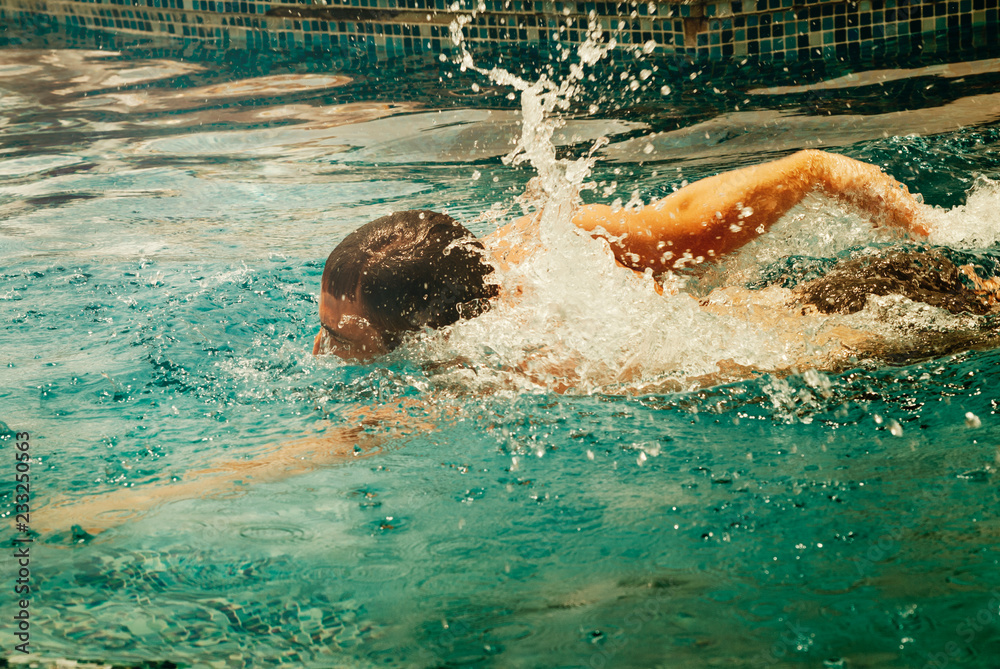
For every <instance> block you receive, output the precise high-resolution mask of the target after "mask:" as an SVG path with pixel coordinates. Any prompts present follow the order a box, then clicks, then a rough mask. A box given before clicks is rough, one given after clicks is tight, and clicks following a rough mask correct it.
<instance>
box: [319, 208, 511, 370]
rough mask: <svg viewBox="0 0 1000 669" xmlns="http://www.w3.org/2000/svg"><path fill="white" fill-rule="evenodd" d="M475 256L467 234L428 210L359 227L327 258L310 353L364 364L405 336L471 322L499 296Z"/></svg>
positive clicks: (476, 246)
mask: <svg viewBox="0 0 1000 669" xmlns="http://www.w3.org/2000/svg"><path fill="white" fill-rule="evenodd" d="M483 254H484V250H483V245H482V243H480V242H479V241H478V240H476V238H475V236H474V235H473V234H472V233H471V232H469V230H467V229H466V228H465V227H464V226H462V225H461V224H459V223H458V222H456V221H455V220H454V219H452V218H451V217H450V216H446V215H444V214H437V213H434V212H432V211H403V212H398V213H395V214H392V215H390V216H385V217H383V218H380V219H378V220H375V221H372V222H371V223H368V224H366V225H363V226H361V227H360V228H358V229H357V230H355V231H354V232H352V233H351V234H349V235H348V236H347V237H346V238H345V239H344V241H342V242H341V243H340V244H339V245H338V246H337V248H335V249H334V250H333V253H331V254H330V257H329V258H327V261H326V267H325V268H324V269H323V282H322V292H321V294H320V301H319V316H320V322H321V323H322V325H323V329H322V330H321V331H320V333H319V335H317V337H316V345H315V347H314V348H313V353H326V352H332V353H335V354H337V355H338V356H340V357H342V358H361V359H365V358H371V357H374V356H376V355H381V354H383V353H388V352H389V351H391V350H392V349H394V348H395V347H396V346H398V345H399V343H400V341H401V340H402V338H403V335H405V334H406V333H407V332H412V331H414V330H420V329H422V328H424V327H430V328H441V327H445V326H446V325H451V324H452V323H454V322H456V321H458V320H459V319H460V318H471V317H473V316H477V315H479V314H480V313H482V312H483V311H485V310H486V309H487V308H488V303H489V300H490V298H493V297H496V295H497V294H498V292H499V288H498V286H497V285H496V284H494V283H489V282H488V279H489V276H490V274H492V272H493V267H492V266H491V265H490V264H489V262H487V261H486V260H485V259H484V257H483Z"/></svg>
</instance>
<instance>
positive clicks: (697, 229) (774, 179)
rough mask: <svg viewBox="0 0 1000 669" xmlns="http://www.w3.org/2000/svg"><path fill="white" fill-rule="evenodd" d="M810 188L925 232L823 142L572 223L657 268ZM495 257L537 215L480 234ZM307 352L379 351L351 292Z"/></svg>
mask: <svg viewBox="0 0 1000 669" xmlns="http://www.w3.org/2000/svg"><path fill="white" fill-rule="evenodd" d="M814 191H819V192H822V193H824V194H826V195H828V196H830V197H833V198H835V199H837V200H840V201H842V202H845V203H847V204H850V205H852V206H854V207H856V208H858V209H860V210H861V211H863V212H866V213H868V214H869V215H871V216H872V218H873V220H874V221H875V222H876V223H883V224H886V225H890V226H894V227H899V228H903V229H905V230H908V231H910V232H912V233H914V234H917V235H920V236H926V235H927V232H928V229H927V222H926V211H927V210H928V207H926V206H925V205H923V204H921V203H920V202H918V201H917V200H916V198H914V197H913V196H912V195H911V194H910V193H909V191H908V190H907V189H906V187H905V186H903V185H902V184H900V183H899V182H898V181H896V180H895V179H893V178H892V177H891V176H889V175H887V174H885V173H884V172H882V170H881V169H880V168H878V167H877V166H875V165H870V164H868V163H863V162H860V161H857V160H854V159H852V158H847V157H845V156H840V155H836V154H830V153H825V152H823V151H815V150H806V151H799V152H798V153H795V154H792V155H790V156H787V157H785V158H781V159H779V160H775V161H772V162H769V163H764V164H761V165H753V166H750V167H745V168H742V169H739V170H734V171H731V172H724V173H722V174H719V175H716V176H714V177H708V178H706V179H702V180H700V181H696V182H695V183H693V184H689V185H687V186H685V187H684V188H681V189H680V190H678V191H676V192H675V193H672V194H671V195H669V196H667V197H665V198H663V199H662V200H659V201H657V202H655V203H653V204H650V205H647V206H645V207H642V208H641V209H618V210H615V209H612V208H611V207H609V206H607V205H585V206H582V207H580V208H579V209H578V210H577V211H576V213H575V214H574V216H573V223H574V225H576V226H577V227H579V228H581V229H582V230H585V231H587V232H589V233H591V235H592V236H593V237H595V238H601V239H605V240H607V241H608V243H609V244H610V246H611V250H612V251H613V252H614V255H615V260H616V261H617V263H618V264H620V265H622V266H624V267H628V268H630V269H633V270H636V271H638V272H642V271H644V270H646V269H652V270H653V271H654V272H663V271H668V270H672V269H676V268H679V267H683V266H685V265H693V264H698V263H701V262H705V261H710V260H712V259H714V258H718V257H720V256H722V255H724V254H726V253H729V252H731V251H734V250H736V249H738V248H739V247H741V246H743V245H744V244H746V243H747V242H749V241H751V240H753V239H755V238H756V237H758V236H760V235H761V234H763V233H764V232H766V231H767V230H768V229H769V228H770V227H771V226H772V225H773V224H774V223H775V222H777V221H778V219H780V218H781V217H782V216H783V215H784V214H785V213H786V212H788V210H789V209H791V208H792V207H794V206H795V205H796V204H798V203H799V202H801V201H802V199H803V198H804V197H806V196H807V195H808V194H810V193H812V192H814ZM484 242H486V243H487V246H488V248H492V249H493V260H494V263H495V264H496V266H497V267H499V268H500V269H506V268H507V267H509V266H511V265H516V264H518V263H519V262H521V261H522V260H523V259H524V258H526V257H527V256H528V255H530V254H531V252H532V251H533V250H534V249H535V248H537V246H538V244H539V243H540V242H539V238H538V234H537V218H536V217H534V216H528V217H524V218H520V219H518V220H516V221H514V222H513V223H510V224H509V225H507V226H505V227H503V228H500V229H499V230H497V231H495V232H493V233H492V234H491V235H489V236H488V237H487V238H486V239H485V240H484ZM320 322H321V323H322V328H321V329H320V332H319V334H317V335H316V341H315V344H314V346H313V353H314V354H320V353H333V354H335V355H337V356H339V357H341V358H343V359H345V360H370V359H371V358H374V357H376V356H378V355H381V354H383V353H386V352H387V351H388V348H387V346H386V345H385V342H384V341H383V339H382V337H380V336H379V334H378V332H377V331H376V330H375V329H374V328H373V327H372V326H371V323H370V322H369V321H368V319H367V318H366V317H365V313H364V308H363V306H362V303H361V301H360V300H359V299H358V295H354V296H352V297H351V298H350V299H343V300H341V299H338V298H336V297H335V296H333V295H330V294H329V293H327V292H326V291H324V292H323V293H322V294H321V296H320Z"/></svg>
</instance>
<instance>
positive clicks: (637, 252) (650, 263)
mask: <svg viewBox="0 0 1000 669" xmlns="http://www.w3.org/2000/svg"><path fill="white" fill-rule="evenodd" d="M810 162H811V158H810V157H809V155H808V152H799V153H796V154H794V155H791V156H787V157H785V158H782V159H780V160H775V161H772V162H769V163H764V164H762V165H753V166H751V167H744V168H742V169H739V170H734V171H732V172H725V173H723V174H719V175H716V176H714V177H709V178H707V179H702V180H700V181H696V182H694V183H693V184H689V185H687V186H685V187H683V188H681V189H680V190H678V191H677V192H675V193H672V194H671V195H669V196H667V197H665V198H663V199H662V200H660V201H658V202H655V203H653V204H650V205H647V206H645V207H643V208H642V209H639V210H624V209H621V210H618V211H614V210H612V209H611V208H610V207H607V206H604V205H590V206H587V207H582V208H581V209H580V211H579V213H578V214H577V216H576V218H574V223H576V224H577V225H579V226H580V227H581V228H583V229H585V230H594V229H596V228H598V227H601V228H603V229H604V230H606V231H607V232H608V233H609V234H610V235H611V236H612V237H621V236H622V235H626V234H627V236H626V237H625V238H624V239H622V240H620V241H619V242H612V248H614V249H615V255H616V256H619V260H620V261H621V262H622V263H623V264H626V265H630V266H633V267H637V268H645V267H651V268H653V269H654V270H655V271H659V270H664V269H670V268H674V267H678V266H682V265H684V264H690V263H697V262H701V261H703V260H706V259H709V258H714V257H717V256H720V255H723V254H725V253H728V252H730V251H733V250H735V249H737V248H739V247H740V246H743V245H744V244H746V243H747V242H749V241H750V240H752V239H754V238H756V237H757V236H759V235H760V234H761V233H763V232H764V231H765V230H767V229H768V228H769V227H771V225H773V224H774V223H775V222H776V221H777V220H778V219H779V218H781V216H782V215H783V214H784V213H785V212H787V211H788V210H789V209H791V208H792V207H793V206H795V205H796V204H797V203H798V202H800V201H801V200H802V198H803V197H805V196H806V194H808V193H809V192H810V191H811V190H813V188H814V187H815V181H814V179H813V178H812V175H811V173H810Z"/></svg>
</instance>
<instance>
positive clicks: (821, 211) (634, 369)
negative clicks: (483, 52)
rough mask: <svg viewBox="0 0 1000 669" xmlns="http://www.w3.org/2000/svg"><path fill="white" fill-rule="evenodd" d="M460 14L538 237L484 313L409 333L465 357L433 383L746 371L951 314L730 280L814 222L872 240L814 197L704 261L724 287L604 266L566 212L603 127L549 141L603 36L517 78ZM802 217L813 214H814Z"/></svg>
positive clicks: (846, 355)
mask: <svg viewBox="0 0 1000 669" xmlns="http://www.w3.org/2000/svg"><path fill="white" fill-rule="evenodd" d="M468 21H469V19H467V18H462V19H459V20H458V21H456V22H455V23H453V24H452V30H451V35H452V40H453V42H454V44H455V46H456V47H457V51H458V57H457V64H458V66H459V67H460V68H461V69H462V70H463V71H465V70H473V71H476V72H478V73H480V74H482V75H484V76H486V77H488V78H489V79H490V80H492V81H493V82H494V83H496V84H500V85H506V86H510V87H512V88H513V89H515V90H516V91H518V92H519V94H520V100H521V109H522V128H521V136H520V138H519V139H518V141H517V143H516V146H515V148H514V150H513V151H512V152H511V153H510V154H509V155H507V156H506V157H505V158H504V162H505V163H507V164H510V165H517V164H520V163H524V162H528V163H530V164H531V166H532V168H533V169H534V170H535V171H536V173H537V175H538V177H537V179H536V180H533V181H534V182H536V183H537V184H538V187H539V191H540V192H539V194H538V196H539V197H538V208H539V213H538V221H539V228H538V236H539V237H540V240H541V243H540V245H539V247H538V249H537V251H536V252H534V253H532V254H530V255H529V256H528V258H527V259H526V260H525V261H523V262H522V263H520V264H519V265H517V266H515V267H513V268H511V269H510V270H509V271H506V272H504V273H503V274H502V276H501V277H500V279H499V281H500V282H501V284H502V289H503V294H504V296H505V297H504V298H503V299H501V300H500V301H499V303H498V304H497V305H496V306H495V307H494V308H493V309H492V310H491V311H490V312H488V313H486V314H484V315H482V316H480V317H478V318H476V319H472V320H469V321H462V322H460V323H458V324H456V325H455V326H453V327H452V328H450V329H449V330H448V331H446V332H444V333H436V334H432V333H427V336H424V337H421V338H419V339H418V340H417V341H416V342H414V343H412V344H411V347H410V350H408V352H407V355H410V354H414V353H416V354H417V356H418V357H425V359H428V358H429V359H433V360H463V361H471V364H466V363H463V364H460V365H452V366H449V365H444V366H443V367H442V368H443V369H450V370H451V372H448V373H443V374H440V375H438V377H437V381H438V382H440V383H449V382H454V383H456V384H459V385H460V386H461V387H462V388H465V389H468V388H469V387H470V386H471V387H472V388H477V387H478V388H485V387H489V389H490V390H492V391H497V390H503V389H509V390H512V391H516V392H523V391H525V390H532V389H544V390H551V389H556V390H558V391H563V392H577V393H594V392H605V393H606V392H640V393H641V392H657V391H662V390H682V389H691V388H694V387H699V386H703V385H706V384H715V383H719V382H722V381H728V380H733V379H737V378H746V377H747V376H749V375H751V374H752V373H754V372H759V371H764V372H787V371H798V370H806V369H809V368H815V367H821V368H822V367H837V366H843V365H845V364H848V363H850V364H854V363H855V361H856V357H857V356H858V355H861V356H863V355H864V350H865V347H866V346H867V345H868V344H869V343H870V341H871V340H872V339H873V338H874V339H879V338H885V337H892V336H898V335H899V332H900V331H901V330H900V327H898V326H899V324H900V323H903V324H905V325H904V326H902V329H903V330H906V331H907V332H912V331H914V330H915V329H920V328H924V329H926V328H930V329H933V330H937V331H940V329H941V328H947V327H951V326H954V325H955V323H954V319H951V318H950V317H948V316H947V315H945V314H943V312H942V313H937V312H936V311H933V312H928V310H927V308H923V307H924V306H925V305H915V304H908V303H907V301H906V300H902V301H900V300H889V301H886V300H882V301H876V302H875V303H873V304H872V305H871V306H870V308H868V309H866V310H864V311H863V312H861V313H860V314H854V315H852V316H849V317H844V316H839V315H836V314H834V315H820V314H812V315H803V314H802V313H801V309H800V308H795V303H796V299H797V298H796V296H795V295H793V294H792V293H791V291H789V290H787V289H784V288H779V287H771V288H768V289H765V290H757V291H749V290H746V289H742V288H734V287H732V283H734V282H735V283H740V282H745V281H746V280H747V279H752V278H753V276H752V274H753V272H752V271H751V270H749V269H748V268H751V267H759V266H760V265H761V264H762V263H761V259H762V257H763V258H764V259H765V260H766V258H767V257H771V256H773V257H774V258H775V259H777V258H779V257H781V256H782V255H787V254H788V253H789V252H790V249H794V251H792V252H799V253H801V249H802V248H803V239H802V235H803V234H805V233H806V231H807V230H811V231H816V230H826V232H825V233H823V234H818V233H815V232H813V236H815V237H816V239H813V240H812V242H811V243H810V247H811V248H812V247H815V250H816V253H815V254H814V255H817V256H821V255H833V253H835V252H839V251H841V250H843V249H844V248H848V247H849V246H850V245H851V244H866V243H872V242H879V241H885V239H884V237H885V233H884V232H872V226H871V224H870V222H868V221H866V220H863V219H861V218H859V217H857V216H854V215H851V214H850V213H845V212H844V211H843V210H840V209H839V208H837V207H835V205H832V204H830V203H828V202H825V201H820V200H816V201H807V202H806V203H804V204H803V206H801V207H800V208H799V209H798V210H796V211H795V212H793V214H792V215H790V216H788V217H787V221H786V222H784V224H783V226H778V228H777V229H776V230H775V233H776V234H771V235H765V236H764V238H762V241H761V242H760V243H759V244H757V245H756V246H754V247H751V248H750V249H748V252H746V253H743V254H737V255H736V256H734V258H733V259H730V260H729V261H727V263H725V264H723V265H721V266H718V268H717V269H715V270H712V271H714V272H716V273H719V274H722V275H726V274H728V275H729V276H728V280H725V279H726V277H724V280H720V281H718V284H717V285H726V284H728V285H730V287H728V288H721V289H717V290H714V291H712V292H711V293H710V294H708V295H706V294H705V293H706V292H707V291H703V292H702V293H701V295H700V297H696V296H695V294H697V293H698V291H684V290H678V286H681V287H682V286H683V282H682V281H680V280H678V279H677V278H676V277H673V278H671V277H667V280H666V281H665V282H664V284H663V285H664V286H665V287H666V289H665V290H664V294H662V295H661V294H658V292H657V290H656V286H655V285H654V278H653V277H652V276H651V274H650V273H648V272H647V274H646V275H640V274H637V273H635V272H632V271H630V270H627V269H624V268H622V267H620V266H617V265H616V264H615V262H614V256H613V254H612V253H611V250H610V248H609V246H608V245H607V243H605V242H603V241H599V240H595V239H592V238H591V237H590V236H589V235H586V234H583V233H582V232H580V231H579V230H578V229H576V228H575V227H574V226H573V224H572V215H573V211H574V208H575V207H576V206H577V205H578V203H579V194H580V192H581V189H584V188H591V187H593V185H592V184H587V183H585V180H586V179H587V177H588V176H589V174H590V171H591V168H592V167H593V165H594V162H595V160H596V158H595V153H596V151H597V150H598V149H599V148H600V147H601V146H602V145H603V144H604V143H606V142H607V140H606V139H604V138H602V139H601V140H598V142H597V143H596V144H595V145H594V146H593V147H592V148H591V150H590V151H589V152H587V153H586V155H583V156H582V157H579V158H576V159H566V158H563V159H560V158H557V155H556V151H555V147H554V146H553V143H552V136H553V133H554V131H555V130H556V129H557V128H558V127H559V126H560V124H561V120H560V118H559V114H560V112H563V111H565V110H567V109H568V108H569V107H570V104H571V102H572V101H573V99H574V96H575V95H576V94H577V92H578V88H579V86H581V84H582V82H584V81H585V76H586V75H585V73H586V69H587V68H588V67H590V66H592V65H593V64H594V63H596V62H597V61H599V60H600V59H601V58H603V57H604V56H605V55H606V54H607V53H608V51H610V50H611V49H613V48H614V47H615V46H616V44H615V42H614V40H613V39H612V40H609V41H607V42H603V41H602V35H601V33H600V28H599V27H598V26H597V25H596V24H591V26H590V30H589V32H588V36H587V39H586V40H585V41H584V43H583V44H581V45H580V46H579V47H578V48H577V51H576V57H577V59H578V62H577V63H575V64H573V65H571V67H570V71H569V74H568V75H567V76H565V77H564V78H563V79H562V80H561V81H560V82H558V83H557V82H555V81H553V80H552V79H551V78H550V76H548V75H545V74H543V75H541V76H540V77H539V78H538V80H536V81H534V82H529V81H526V80H524V79H522V78H521V77H518V76H516V75H514V74H511V73H510V72H508V71H506V70H504V69H501V68H499V67H494V68H492V69H485V68H480V67H478V66H477V65H476V63H475V61H474V59H473V57H472V54H471V53H470V52H469V51H468V49H467V48H466V46H465V43H464V41H463V36H462V27H463V26H464V25H465V24H466V23H468ZM970 206H973V204H972V202H971V201H970ZM816 217H821V218H825V219H827V220H826V222H825V223H826V224H824V225H815V222H816V221H815V220H814V219H815V218H816ZM827 224H828V225H827ZM992 227H993V228H995V229H1000V226H992ZM845 240H846V241H845ZM981 241H982V240H981V239H979V238H978V237H977V238H976V239H975V242H976V243H979V242H981ZM661 280H662V278H661ZM889 312H891V315H892V317H893V319H895V320H894V324H893V325H892V326H886V325H885V322H886V321H885V317H886V314H887V313H889ZM966 325H967V324H966ZM413 347H417V348H419V349H420V350H418V351H414V350H412V349H413Z"/></svg>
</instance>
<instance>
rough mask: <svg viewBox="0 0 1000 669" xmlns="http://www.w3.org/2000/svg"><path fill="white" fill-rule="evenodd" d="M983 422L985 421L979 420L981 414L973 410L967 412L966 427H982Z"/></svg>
mask: <svg viewBox="0 0 1000 669" xmlns="http://www.w3.org/2000/svg"><path fill="white" fill-rule="evenodd" d="M982 424H983V421H981V420H979V416H977V415H976V414H974V413H972V412H971V411H968V412H966V414H965V426H966V427H971V428H977V427H981V426H982Z"/></svg>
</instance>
